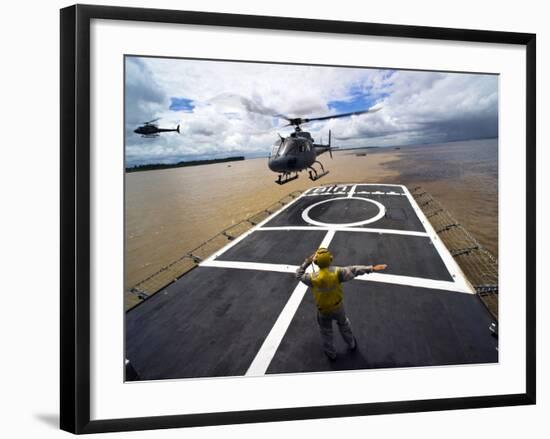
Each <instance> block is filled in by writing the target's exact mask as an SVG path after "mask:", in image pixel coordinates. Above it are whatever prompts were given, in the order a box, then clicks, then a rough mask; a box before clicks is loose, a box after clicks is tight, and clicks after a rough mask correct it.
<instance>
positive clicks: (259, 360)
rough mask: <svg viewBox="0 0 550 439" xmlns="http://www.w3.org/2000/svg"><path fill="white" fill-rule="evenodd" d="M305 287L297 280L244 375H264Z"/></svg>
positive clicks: (304, 291) (302, 296) (300, 301)
mask: <svg viewBox="0 0 550 439" xmlns="http://www.w3.org/2000/svg"><path fill="white" fill-rule="evenodd" d="M307 289H308V286H307V285H306V284H303V283H302V282H299V283H298V285H296V288H294V291H293V292H292V294H291V295H290V299H288V301H287V303H286V305H285V307H284V308H283V310H282V311H281V314H279V317H278V318H277V321H276V322H275V324H274V325H273V327H272V328H271V331H269V334H268V336H267V337H266V338H265V340H264V342H263V343H262V346H261V347H260V350H259V351H258V352H257V354H256V356H255V357H254V360H252V363H251V364H250V366H249V367H248V370H247V371H246V373H245V375H246V376H254V375H256V376H258V375H265V373H266V371H267V368H268V367H269V365H270V364H271V360H272V359H273V357H274V356H275V353H276V352H277V349H278V348H279V345H280V344H281V341H282V340H283V337H284V336H285V334H286V331H287V329H288V327H289V326H290V323H291V322H292V319H293V318H294V314H296V311H297V310H298V307H299V306H300V303H302V299H303V298H304V295H305V294H306V291H307Z"/></svg>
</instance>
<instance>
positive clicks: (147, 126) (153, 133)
mask: <svg viewBox="0 0 550 439" xmlns="http://www.w3.org/2000/svg"><path fill="white" fill-rule="evenodd" d="M157 120H159V119H153V120H150V121H149V122H142V123H143V125H142V126H140V127H138V128H136V129H135V130H134V133H136V134H141V137H158V136H159V134H158V133H166V132H170V131H177V132H178V133H179V132H180V126H179V125H178V126H177V127H176V128H175V129H169V128H159V127H158V125H157V124H156V123H155V122H156V121H157Z"/></svg>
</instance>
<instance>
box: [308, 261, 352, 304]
mask: <svg viewBox="0 0 550 439" xmlns="http://www.w3.org/2000/svg"><path fill="white" fill-rule="evenodd" d="M311 283H312V287H311V289H312V291H313V297H314V298H315V303H316V304H317V308H318V309H319V311H320V312H322V313H324V314H327V313H330V312H333V311H335V310H337V309H338V308H340V307H341V306H342V301H343V300H344V294H343V293H342V286H341V284H340V280H339V279H338V269H335V270H331V269H330V268H321V269H320V270H319V271H318V272H317V273H312V274H311Z"/></svg>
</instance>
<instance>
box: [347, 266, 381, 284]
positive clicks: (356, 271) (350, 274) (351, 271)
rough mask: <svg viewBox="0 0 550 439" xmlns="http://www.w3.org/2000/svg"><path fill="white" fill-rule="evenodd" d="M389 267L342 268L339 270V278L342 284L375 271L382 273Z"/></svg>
mask: <svg viewBox="0 0 550 439" xmlns="http://www.w3.org/2000/svg"><path fill="white" fill-rule="evenodd" d="M386 267H387V265H386V264H378V265H352V266H350V267H340V268H339V269H338V277H339V279H340V282H347V281H348V280H352V279H354V278H356V277H357V276H361V275H362V274H366V273H372V272H373V271H382V270H385V269H386Z"/></svg>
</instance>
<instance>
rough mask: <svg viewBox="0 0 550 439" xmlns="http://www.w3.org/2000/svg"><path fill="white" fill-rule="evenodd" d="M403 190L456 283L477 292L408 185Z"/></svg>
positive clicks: (471, 291)
mask: <svg viewBox="0 0 550 439" xmlns="http://www.w3.org/2000/svg"><path fill="white" fill-rule="evenodd" d="M402 188H403V191H404V192H405V194H406V195H407V199H408V200H409V203H410V204H411V206H412V207H413V210H414V211H415V213H416V216H417V217H418V219H419V220H420V222H421V223H422V225H423V226H424V229H425V230H426V232H428V235H429V237H430V239H431V241H432V244H433V245H434V247H435V249H436V250H437V252H438V253H439V256H440V257H441V259H442V260H443V263H444V264H445V267H446V268H447V271H448V272H449V273H450V274H451V276H452V277H453V279H454V281H455V283H456V284H457V285H459V286H460V288H461V289H464V290H466V291H468V292H469V293H470V294H475V293H476V292H475V289H474V288H473V287H472V284H470V282H469V281H468V279H467V278H466V275H465V274H464V272H463V271H462V269H461V268H460V267H459V265H458V264H457V262H456V261H455V260H454V258H453V256H452V255H451V253H450V252H449V250H448V249H447V247H446V246H445V244H443V242H442V241H441V239H440V238H439V236H438V235H437V232H436V231H435V230H434V228H433V227H432V224H431V223H430V221H429V220H428V218H426V215H424V212H422V210H421V209H420V207H419V206H418V204H417V203H416V201H415V199H414V198H413V196H412V195H411V193H410V192H409V189H408V188H407V187H406V186H402Z"/></svg>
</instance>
